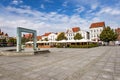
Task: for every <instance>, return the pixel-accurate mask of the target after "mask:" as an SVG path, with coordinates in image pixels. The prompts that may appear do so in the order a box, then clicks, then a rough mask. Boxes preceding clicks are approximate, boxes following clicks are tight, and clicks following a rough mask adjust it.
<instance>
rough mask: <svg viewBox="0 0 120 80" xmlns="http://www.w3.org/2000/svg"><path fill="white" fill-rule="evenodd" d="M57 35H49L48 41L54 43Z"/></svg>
mask: <svg viewBox="0 0 120 80" xmlns="http://www.w3.org/2000/svg"><path fill="white" fill-rule="evenodd" d="M56 39H57V33H51V34H49V35H48V41H56Z"/></svg>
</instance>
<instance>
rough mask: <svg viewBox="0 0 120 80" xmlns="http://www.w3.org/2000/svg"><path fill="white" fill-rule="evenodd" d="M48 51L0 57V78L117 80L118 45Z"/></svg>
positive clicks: (119, 74)
mask: <svg viewBox="0 0 120 80" xmlns="http://www.w3.org/2000/svg"><path fill="white" fill-rule="evenodd" d="M0 50H1V49H0ZM49 50H50V51H51V53H45V54H40V55H35V56H22V57H6V56H0V80H120V46H105V47H96V48H90V49H79V48H51V49H49Z"/></svg>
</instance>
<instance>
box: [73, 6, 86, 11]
mask: <svg viewBox="0 0 120 80" xmlns="http://www.w3.org/2000/svg"><path fill="white" fill-rule="evenodd" d="M84 10H85V8H84V7H83V6H81V7H78V8H77V9H75V10H74V11H75V12H77V13H81V12H83V11H84Z"/></svg>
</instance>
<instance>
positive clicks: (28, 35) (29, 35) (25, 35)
mask: <svg viewBox="0 0 120 80" xmlns="http://www.w3.org/2000/svg"><path fill="white" fill-rule="evenodd" d="M23 37H25V38H32V37H33V34H23Z"/></svg>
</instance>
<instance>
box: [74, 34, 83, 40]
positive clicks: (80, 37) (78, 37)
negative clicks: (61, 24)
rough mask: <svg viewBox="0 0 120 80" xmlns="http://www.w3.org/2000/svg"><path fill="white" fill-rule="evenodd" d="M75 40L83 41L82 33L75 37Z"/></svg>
mask: <svg viewBox="0 0 120 80" xmlns="http://www.w3.org/2000/svg"><path fill="white" fill-rule="evenodd" d="M74 39H75V40H80V39H82V36H81V34H80V33H77V34H76V35H75V36H74Z"/></svg>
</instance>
